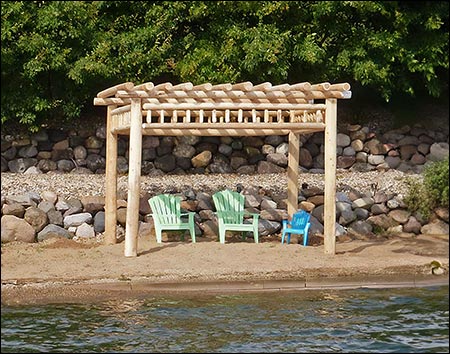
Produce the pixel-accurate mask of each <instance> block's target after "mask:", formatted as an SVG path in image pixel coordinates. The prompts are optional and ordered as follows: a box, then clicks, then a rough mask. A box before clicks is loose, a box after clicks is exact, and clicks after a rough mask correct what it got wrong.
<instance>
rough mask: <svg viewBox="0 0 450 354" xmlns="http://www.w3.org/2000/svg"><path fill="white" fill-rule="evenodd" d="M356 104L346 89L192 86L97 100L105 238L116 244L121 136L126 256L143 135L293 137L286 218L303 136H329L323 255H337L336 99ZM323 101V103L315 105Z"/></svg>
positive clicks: (133, 240)
mask: <svg viewBox="0 0 450 354" xmlns="http://www.w3.org/2000/svg"><path fill="white" fill-rule="evenodd" d="M348 98H351V91H350V85H349V84H348V83H338V84H330V83H328V82H323V83H319V84H310V83H309V82H302V83H297V84H292V85H291V84H281V85H275V86H273V85H272V84H271V83H269V82H264V83H261V84H258V85H253V84H252V83H251V82H241V83H236V84H231V83H225V84H218V85H213V84H211V83H204V84H201V85H193V84H192V83H190V82H186V83H181V84H178V85H173V84H171V83H170V82H166V83H162V84H158V85H154V84H153V83H152V82H146V83H143V84H140V85H134V83H132V82H125V83H122V84H119V85H116V86H113V87H110V88H108V89H106V90H103V91H101V92H99V93H98V94H97V97H96V98H94V105H98V106H107V108H108V109H107V125H106V130H107V134H106V155H107V159H106V160H107V163H106V204H105V240H106V242H107V243H115V242H116V223H117V215H116V204H117V137H118V135H121V134H123V135H129V136H130V147H129V175H128V209H127V221H126V234H125V256H128V257H133V256H137V233H138V222H139V218H138V217H139V194H140V193H139V192H140V176H141V149H142V135H154V136H182V135H197V136H257V135H263V136H266V135H288V136H289V158H288V169H287V175H288V214H289V215H292V214H293V213H294V212H295V211H296V210H297V207H298V166H299V146H300V145H299V143H300V140H299V134H307V133H314V132H319V131H325V204H324V233H325V241H324V247H325V253H328V254H334V253H335V222H336V220H335V219H336V216H335V194H336V191H335V187H336V176H335V174H336V119H337V100H338V99H348ZM317 100H320V101H322V102H316V101H317Z"/></svg>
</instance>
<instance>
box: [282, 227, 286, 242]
mask: <svg viewBox="0 0 450 354" xmlns="http://www.w3.org/2000/svg"><path fill="white" fill-rule="evenodd" d="M285 236H286V230H283V232H282V233H281V243H282V244H283V243H284V237H285Z"/></svg>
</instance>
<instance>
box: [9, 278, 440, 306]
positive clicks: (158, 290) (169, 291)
mask: <svg viewBox="0 0 450 354" xmlns="http://www.w3.org/2000/svg"><path fill="white" fill-rule="evenodd" d="M448 285H449V275H448V273H447V274H443V275H433V274H419V273H415V274H414V273H410V274H391V275H365V276H361V275H354V276H345V277H334V278H297V279H240V280H231V281H230V280H215V281H213V280H211V281H159V282H158V281H148V280H142V279H139V278H138V279H129V280H124V281H117V280H112V281H111V279H97V280H90V281H66V282H64V281H62V282H50V281H47V282H27V283H23V284H5V283H2V288H1V303H2V306H26V305H46V304H55V303H65V304H69V303H70V304H73V303H96V302H103V301H109V300H115V299H127V298H136V297H138V298H139V297H148V296H171V297H172V296H174V297H177V296H182V297H183V296H195V297H199V296H214V295H223V294H250V293H261V292H266V293H270V292H280V291H281V292H293V291H323V290H333V291H339V290H349V289H358V288H364V289H386V288H417V287H432V286H448Z"/></svg>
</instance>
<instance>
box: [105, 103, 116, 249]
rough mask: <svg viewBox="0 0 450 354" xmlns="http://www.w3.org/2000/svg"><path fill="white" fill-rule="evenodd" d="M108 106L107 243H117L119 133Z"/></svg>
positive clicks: (110, 107) (112, 107)
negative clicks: (114, 128) (114, 130)
mask: <svg viewBox="0 0 450 354" xmlns="http://www.w3.org/2000/svg"><path fill="white" fill-rule="evenodd" d="M115 108H116V107H115V106H108V107H107V113H106V170H105V178H106V184H105V243H106V244H107V245H113V244H115V243H116V228H117V135H116V134H113V132H112V130H113V127H114V125H115V124H114V123H113V121H112V114H111V112H112V110H113V109H115Z"/></svg>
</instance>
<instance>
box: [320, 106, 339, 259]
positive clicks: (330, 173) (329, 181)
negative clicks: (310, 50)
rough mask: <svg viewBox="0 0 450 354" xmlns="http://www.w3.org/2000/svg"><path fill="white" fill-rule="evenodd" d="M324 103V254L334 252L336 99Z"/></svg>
mask: <svg viewBox="0 0 450 354" xmlns="http://www.w3.org/2000/svg"><path fill="white" fill-rule="evenodd" d="M325 104H326V112H325V191H324V192H325V193H324V194H325V195H324V218H323V219H324V234H325V235H324V236H325V237H324V248H325V253H326V254H335V253H336V201H335V199H336V140H337V136H336V134H337V99H335V98H328V99H326V101H325Z"/></svg>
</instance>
